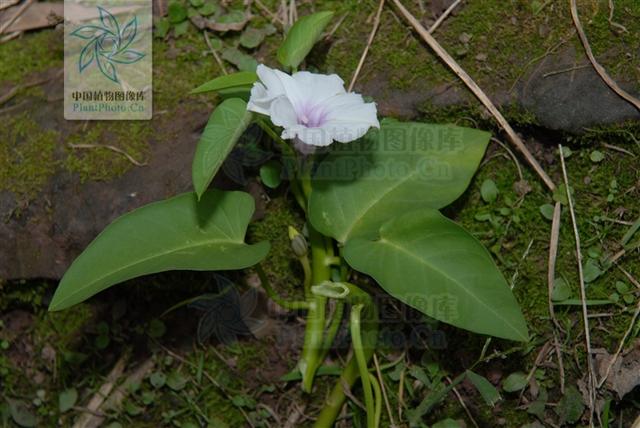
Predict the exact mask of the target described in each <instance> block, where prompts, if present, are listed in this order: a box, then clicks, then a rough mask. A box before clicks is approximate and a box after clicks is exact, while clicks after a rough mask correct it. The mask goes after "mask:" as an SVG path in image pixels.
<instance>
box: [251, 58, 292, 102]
mask: <svg viewBox="0 0 640 428" xmlns="http://www.w3.org/2000/svg"><path fill="white" fill-rule="evenodd" d="M256 74H257V75H258V78H259V79H260V80H259V81H258V82H255V83H254V84H253V87H252V88H251V97H250V98H249V103H248V104H247V110H249V111H255V112H257V113H262V114H269V108H270V106H271V102H272V101H273V100H274V99H276V98H278V97H279V96H282V95H283V94H284V87H283V85H282V83H281V76H279V74H282V75H285V76H286V74H284V73H283V72H281V71H280V70H274V69H272V68H269V67H267V66H265V65H262V64H260V65H258V68H257V69H256Z"/></svg>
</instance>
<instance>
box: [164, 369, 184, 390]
mask: <svg viewBox="0 0 640 428" xmlns="http://www.w3.org/2000/svg"><path fill="white" fill-rule="evenodd" d="M186 385H187V379H186V378H185V377H184V376H182V375H181V374H180V373H178V372H177V371H173V372H171V373H169V376H168V377H167V386H168V387H169V388H171V389H173V390H174V391H180V390H181V389H183V388H184V387H185V386H186Z"/></svg>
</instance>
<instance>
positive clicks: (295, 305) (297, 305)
mask: <svg viewBox="0 0 640 428" xmlns="http://www.w3.org/2000/svg"><path fill="white" fill-rule="evenodd" d="M255 269H256V272H257V273H258V277H259V278H260V282H261V283H262V287H263V288H264V290H265V292H266V293H267V295H268V296H269V298H271V300H273V301H274V302H276V303H277V304H278V305H280V306H282V307H283V308H285V309H289V310H292V311H296V310H300V309H309V303H308V302H299V301H288V300H285V299H283V298H282V297H280V296H279V295H278V293H276V291H275V290H274V289H273V287H272V286H271V282H270V281H269V278H268V277H267V274H266V273H265V271H264V269H262V265H260V264H257V265H256V266H255Z"/></svg>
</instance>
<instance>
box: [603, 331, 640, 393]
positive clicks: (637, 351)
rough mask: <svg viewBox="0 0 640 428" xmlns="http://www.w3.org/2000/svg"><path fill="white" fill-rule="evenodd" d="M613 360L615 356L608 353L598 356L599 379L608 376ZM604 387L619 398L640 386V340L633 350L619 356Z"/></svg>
mask: <svg viewBox="0 0 640 428" xmlns="http://www.w3.org/2000/svg"><path fill="white" fill-rule="evenodd" d="M612 359H613V355H610V354H609V353H608V352H603V353H600V354H598V355H596V369H597V371H598V378H599V379H602V378H603V377H604V376H605V375H606V372H607V368H608V367H609V365H610V364H611V361H612ZM604 385H605V386H606V387H607V389H609V390H610V391H614V392H615V393H617V394H618V397H619V398H622V397H624V396H625V395H627V394H628V393H629V392H631V391H632V390H633V389H634V388H635V387H636V386H638V385H640V340H636V342H635V344H634V345H633V347H632V348H631V349H629V350H628V351H626V352H624V353H622V354H621V355H618V358H616V360H615V361H614V362H613V366H612V367H611V370H610V371H609V376H608V377H607V381H606V382H605V384H604Z"/></svg>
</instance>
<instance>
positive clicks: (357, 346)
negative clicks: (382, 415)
mask: <svg viewBox="0 0 640 428" xmlns="http://www.w3.org/2000/svg"><path fill="white" fill-rule="evenodd" d="M363 308H364V305H363V304H361V303H360V304H357V305H355V306H353V307H352V308H351V317H350V319H349V320H350V324H351V342H352V343H353V354H354V356H355V358H356V362H357V363H358V371H359V372H360V382H361V383H362V391H363V392H364V404H365V408H366V412H367V427H369V428H375V426H376V422H375V403H374V400H373V390H372V389H371V379H369V371H368V370H367V363H368V361H367V358H366V357H365V354H364V350H363V347H362V336H361V335H360V314H361V313H362V309H363Z"/></svg>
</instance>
